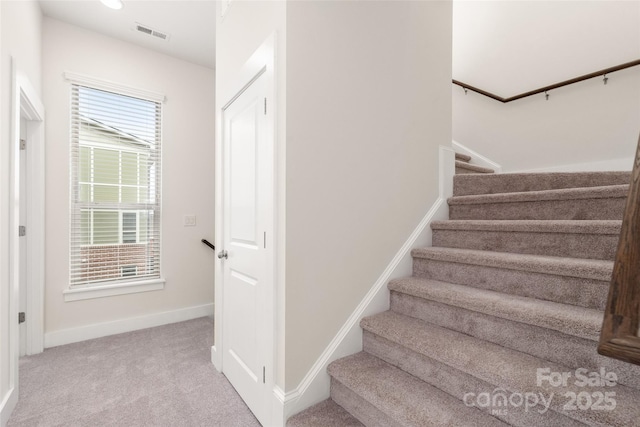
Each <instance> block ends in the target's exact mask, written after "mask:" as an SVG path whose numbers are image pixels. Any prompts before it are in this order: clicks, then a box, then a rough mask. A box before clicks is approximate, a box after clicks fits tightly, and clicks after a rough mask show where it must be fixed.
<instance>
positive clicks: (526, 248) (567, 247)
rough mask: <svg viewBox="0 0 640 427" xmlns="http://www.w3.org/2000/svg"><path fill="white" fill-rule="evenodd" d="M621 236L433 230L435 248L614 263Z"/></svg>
mask: <svg viewBox="0 0 640 427" xmlns="http://www.w3.org/2000/svg"><path fill="white" fill-rule="evenodd" d="M618 238H619V236H618V235H612V234H580V233H532V232H515V231H504V232H502V231H486V230H433V246H439V247H446V248H459V249H477V250H486V251H496V252H510V253H519V254H533V255H548V256H558V257H570V258H589V259H604V260H613V259H614V258H615V253H616V248H617V245H618Z"/></svg>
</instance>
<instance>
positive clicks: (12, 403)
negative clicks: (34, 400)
mask: <svg viewBox="0 0 640 427" xmlns="http://www.w3.org/2000/svg"><path fill="white" fill-rule="evenodd" d="M17 404H18V390H17V389H16V388H12V389H10V390H9V391H8V392H7V394H5V395H4V399H2V402H0V426H2V427H4V426H6V425H7V423H8V422H9V418H10V417H11V413H12V412H13V410H14V408H15V407H16V405H17Z"/></svg>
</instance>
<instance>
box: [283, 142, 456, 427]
mask: <svg viewBox="0 0 640 427" xmlns="http://www.w3.org/2000/svg"><path fill="white" fill-rule="evenodd" d="M439 154H440V164H439V180H440V182H439V192H440V195H439V197H438V199H437V200H436V201H435V203H434V204H433V205H432V206H431V208H430V209H429V211H428V212H427V213H426V215H425V216H424V217H423V218H422V220H421V221H420V223H419V224H418V226H417V227H416V228H415V229H414V231H413V232H412V233H411V235H410V236H409V238H408V239H407V240H406V242H405V243H404V244H403V245H402V247H401V248H400V250H399V251H398V252H397V253H396V255H395V256H394V258H393V259H392V260H391V262H390V263H389V265H388V266H387V268H386V269H385V270H384V272H383V273H382V275H381V276H380V277H379V278H378V280H377V281H376V282H375V284H374V285H373V286H372V287H371V289H370V290H369V292H368V293H367V294H366V295H365V297H364V298H363V299H362V301H361V302H360V304H359V305H358V307H357V308H356V309H355V311H354V312H353V313H352V314H351V316H350V317H349V319H347V321H346V323H345V324H344V325H343V326H342V328H341V329H340V330H339V331H338V333H337V335H336V336H335V337H334V338H333V340H332V341H331V342H330V343H329V345H328V346H327V348H326V349H325V350H324V352H323V353H322V354H321V355H320V357H319V358H318V360H316V362H315V363H314V365H313V366H312V368H311V370H310V371H309V372H308V373H307V375H306V376H305V377H304V378H303V379H302V381H301V382H300V384H299V385H298V386H297V387H296V388H295V389H293V390H291V391H289V392H287V393H284V392H283V391H282V390H280V389H279V388H277V389H276V390H274V395H275V396H276V400H279V404H280V405H282V406H283V407H284V418H283V423H282V424H284V421H286V420H287V418H289V417H290V416H291V415H293V414H296V413H298V412H300V411H302V410H303V409H306V408H308V407H309V406H311V405H314V404H316V403H318V402H320V401H322V400H324V399H326V398H328V397H329V383H330V380H329V375H328V374H327V366H328V365H329V363H331V362H333V361H334V360H337V359H339V358H341V357H344V356H348V355H350V354H354V353H357V352H359V351H361V350H362V329H361V328H360V319H362V318H363V317H365V316H369V315H372V314H376V313H380V312H383V311H385V310H388V309H389V290H388V289H387V283H389V281H390V280H392V279H394V278H399V277H404V276H410V275H411V273H412V265H413V259H412V257H411V249H413V248H415V247H424V246H431V227H430V226H429V225H430V224H431V222H432V221H434V220H442V219H447V218H448V217H449V207H448V205H447V198H448V197H450V196H451V195H452V188H453V175H454V173H455V152H454V151H453V150H452V149H451V148H450V147H442V146H441V147H440V153H439ZM278 425H280V424H278Z"/></svg>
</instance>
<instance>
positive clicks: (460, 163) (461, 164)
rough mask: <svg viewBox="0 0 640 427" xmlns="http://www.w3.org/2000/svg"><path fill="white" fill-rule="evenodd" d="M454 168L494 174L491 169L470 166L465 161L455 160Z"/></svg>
mask: <svg viewBox="0 0 640 427" xmlns="http://www.w3.org/2000/svg"><path fill="white" fill-rule="evenodd" d="M456 168H461V169H466V170H469V171H472V172H475V173H495V171H494V170H493V169H489V168H485V167H482V166H478V165H472V164H471V163H467V162H465V161H461V160H456Z"/></svg>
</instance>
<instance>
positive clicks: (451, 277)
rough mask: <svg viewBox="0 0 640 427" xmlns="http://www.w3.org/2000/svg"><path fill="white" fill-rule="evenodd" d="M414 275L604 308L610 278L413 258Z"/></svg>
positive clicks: (588, 306)
mask: <svg viewBox="0 0 640 427" xmlns="http://www.w3.org/2000/svg"><path fill="white" fill-rule="evenodd" d="M413 275H414V276H416V277H422V278H426V279H434V280H440V281H443V282H449V283H456V284H460V285H467V286H473V287H476V288H481V289H488V290H492V291H498V292H503V293H506V294H511V295H518V296H525V297H532V298H539V299H543V300H547V301H555V302H560V303H564V304H573V305H578V306H582V307H587V308H596V309H600V310H604V307H605V305H606V302H607V294H608V292H609V282H608V281H607V282H605V281H601V280H594V279H582V278H576V277H567V276H558V275H552V274H541V273H532V272H527V271H520V270H508V269H504V268H495V267H485V266H479V265H470V264H459V263H453V262H446V261H436V260H430V259H424V258H414V259H413Z"/></svg>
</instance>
